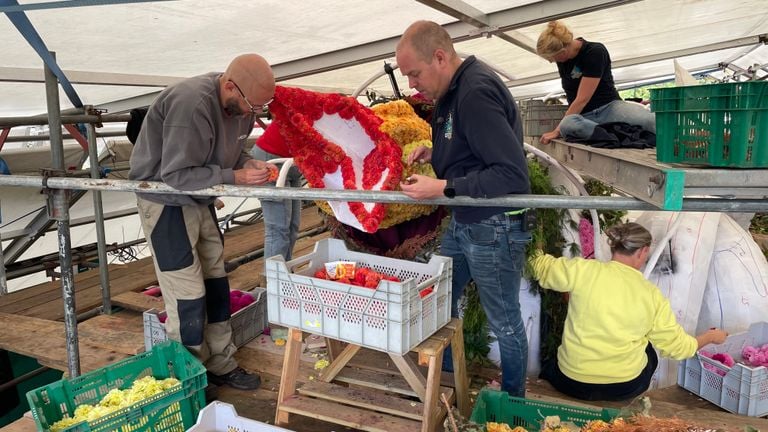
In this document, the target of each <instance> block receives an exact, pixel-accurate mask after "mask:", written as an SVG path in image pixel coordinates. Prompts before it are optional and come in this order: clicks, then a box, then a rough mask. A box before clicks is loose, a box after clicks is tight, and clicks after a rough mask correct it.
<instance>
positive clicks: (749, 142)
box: [651, 81, 768, 168]
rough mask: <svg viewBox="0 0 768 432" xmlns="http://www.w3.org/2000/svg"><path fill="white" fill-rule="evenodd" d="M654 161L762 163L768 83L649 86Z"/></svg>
mask: <svg viewBox="0 0 768 432" xmlns="http://www.w3.org/2000/svg"><path fill="white" fill-rule="evenodd" d="M651 109H652V111H654V112H655V113H656V138H657V139H656V159H657V160H658V161H659V162H673V163H687V164H697V165H704V166H711V167H730V168H766V167H768V81H748V82H739V83H726V84H707V85H698V86H688V87H670V88H658V89H651Z"/></svg>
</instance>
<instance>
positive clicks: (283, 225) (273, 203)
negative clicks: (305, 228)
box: [251, 146, 302, 260]
mask: <svg viewBox="0 0 768 432" xmlns="http://www.w3.org/2000/svg"><path fill="white" fill-rule="evenodd" d="M251 155H252V156H253V157H254V158H257V159H260V160H270V159H275V158H278V157H279V156H276V155H273V154H270V153H267V152H265V151H264V150H262V149H261V148H259V147H258V146H254V147H253V150H251ZM267 184H270V185H272V186H274V185H275V183H267ZM301 184H302V177H301V172H300V171H299V169H298V168H296V166H295V165H294V166H292V167H291V168H290V169H289V170H288V176H287V177H286V178H285V187H301ZM259 201H260V202H261V213H262V215H264V257H265V258H271V257H273V256H275V255H282V256H283V258H285V259H286V260H290V259H291V258H292V254H293V247H294V246H295V245H296V238H297V237H298V235H299V224H300V223H301V201H300V200H286V199H267V198H262V199H260V200H259Z"/></svg>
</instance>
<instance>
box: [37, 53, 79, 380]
mask: <svg viewBox="0 0 768 432" xmlns="http://www.w3.org/2000/svg"><path fill="white" fill-rule="evenodd" d="M51 55H52V56H53V58H54V59H55V58H56V53H54V52H51ZM45 98H46V101H47V105H48V120H47V123H48V124H50V125H51V127H50V134H51V158H52V166H53V167H54V169H57V170H60V172H65V171H64V140H63V139H62V137H61V135H62V134H61V123H62V119H61V115H60V114H61V113H60V111H59V110H60V109H61V107H60V104H59V84H58V80H57V79H56V76H55V75H54V73H53V71H52V70H51V69H50V68H49V67H48V65H47V64H45ZM48 212H49V217H50V218H51V219H55V220H56V221H57V222H58V243H59V255H60V256H61V291H62V302H63V304H64V329H65V337H66V343H67V368H68V371H69V376H70V377H73V378H74V377H78V376H80V349H79V345H78V337H77V312H76V311H77V309H76V308H75V289H74V275H73V272H72V255H71V253H70V250H71V248H72V243H71V240H70V232H69V191H68V190H66V189H54V190H53V191H52V193H49V194H48Z"/></svg>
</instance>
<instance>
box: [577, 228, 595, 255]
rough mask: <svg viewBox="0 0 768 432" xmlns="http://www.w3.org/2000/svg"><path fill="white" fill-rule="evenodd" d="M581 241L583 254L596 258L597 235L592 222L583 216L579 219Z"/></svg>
mask: <svg viewBox="0 0 768 432" xmlns="http://www.w3.org/2000/svg"><path fill="white" fill-rule="evenodd" d="M579 241H580V242H581V256H582V257H584V258H594V255H595V237H594V235H593V231H592V223H591V222H590V221H589V220H588V219H586V218H581V220H580V221H579Z"/></svg>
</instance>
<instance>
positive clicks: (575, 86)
mask: <svg viewBox="0 0 768 432" xmlns="http://www.w3.org/2000/svg"><path fill="white" fill-rule="evenodd" d="M578 39H579V40H580V41H581V42H582V45H581V49H580V50H579V53H578V54H577V55H576V57H574V58H572V59H570V60H568V61H566V62H565V63H557V70H558V72H560V79H561V81H562V83H563V90H565V97H566V98H567V99H568V103H569V104H570V103H573V101H574V100H575V99H576V93H577V92H578V91H579V84H581V78H582V77H589V78H600V83H599V84H598V85H597V89H595V94H593V95H592V98H591V99H590V100H589V102H587V105H585V106H584V109H582V110H581V113H582V114H586V113H588V112H590V111H592V110H594V109H595V108H599V107H601V106H603V105H605V104H608V103H610V102H613V101H615V100H618V99H621V97H619V92H618V91H616V86H615V85H614V83H613V74H612V73H611V56H609V55H608V50H607V49H605V45H603V44H601V43H598V42H587V41H585V40H584V39H582V38H578Z"/></svg>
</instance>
